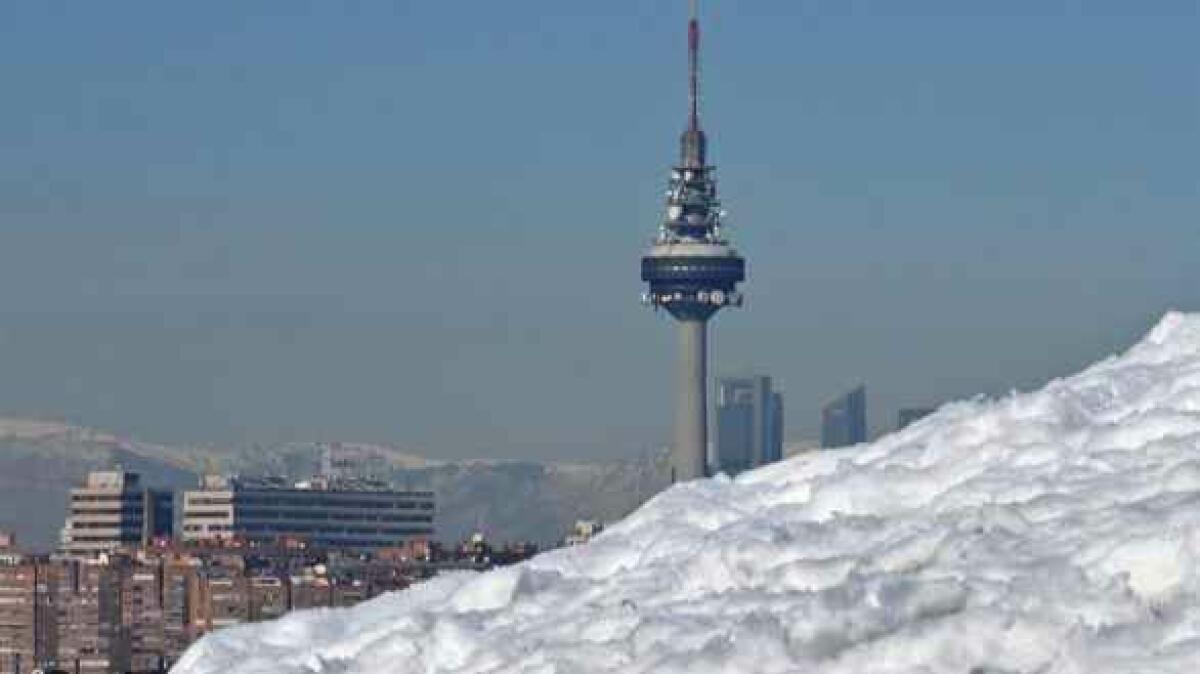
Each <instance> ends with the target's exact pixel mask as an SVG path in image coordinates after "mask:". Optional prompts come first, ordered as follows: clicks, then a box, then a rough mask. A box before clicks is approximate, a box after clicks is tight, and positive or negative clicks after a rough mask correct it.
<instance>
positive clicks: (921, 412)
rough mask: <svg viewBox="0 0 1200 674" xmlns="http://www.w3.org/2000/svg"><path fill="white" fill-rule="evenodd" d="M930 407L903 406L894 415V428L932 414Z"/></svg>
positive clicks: (899, 427) (900, 427) (902, 426)
mask: <svg viewBox="0 0 1200 674" xmlns="http://www.w3.org/2000/svg"><path fill="white" fill-rule="evenodd" d="M933 411H934V410H933V408H932V407H905V408H903V409H901V410H900V412H899V413H898V414H897V415H896V430H900V429H902V428H904V427H905V426H908V425H909V424H911V423H912V422H914V421H917V420H919V419H923V418H925V417H927V416H929V415H930V414H933Z"/></svg>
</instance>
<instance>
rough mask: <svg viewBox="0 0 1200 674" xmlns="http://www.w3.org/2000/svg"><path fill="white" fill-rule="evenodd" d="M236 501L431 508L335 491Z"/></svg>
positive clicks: (425, 504) (427, 504)
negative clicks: (354, 496)
mask: <svg viewBox="0 0 1200 674" xmlns="http://www.w3.org/2000/svg"><path fill="white" fill-rule="evenodd" d="M236 502H237V504H239V505H259V506H292V507H301V508H304V507H309V508H365V509H372V510H387V509H406V510H411V509H413V508H421V509H424V510H431V509H432V508H433V503H432V502H431V501H389V500H365V499H361V498H345V497H341V496H339V495H337V494H335V493H316V494H313V495H306V496H296V497H278V496H238V498H237V499H236Z"/></svg>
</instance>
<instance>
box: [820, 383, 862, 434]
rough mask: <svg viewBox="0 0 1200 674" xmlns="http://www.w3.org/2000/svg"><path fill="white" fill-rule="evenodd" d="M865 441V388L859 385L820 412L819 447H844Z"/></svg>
mask: <svg viewBox="0 0 1200 674" xmlns="http://www.w3.org/2000/svg"><path fill="white" fill-rule="evenodd" d="M866 441H867V387H866V386H865V385H860V386H858V387H857V388H855V389H854V390H852V391H850V392H849V393H847V394H845V395H843V396H842V397H840V398H838V399H837V400H834V401H833V402H831V403H829V404H828V405H826V406H825V409H823V410H821V446H822V447H845V446H847V445H856V444H858V443H860V442H866Z"/></svg>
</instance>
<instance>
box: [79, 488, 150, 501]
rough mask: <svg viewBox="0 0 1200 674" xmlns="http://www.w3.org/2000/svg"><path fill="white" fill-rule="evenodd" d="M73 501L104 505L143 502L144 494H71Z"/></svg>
mask: <svg viewBox="0 0 1200 674" xmlns="http://www.w3.org/2000/svg"><path fill="white" fill-rule="evenodd" d="M71 500H72V501H74V502H76V503H102V502H104V501H138V502H140V501H141V500H142V492H140V491H130V492H122V493H120V494H103V495H96V494H71Z"/></svg>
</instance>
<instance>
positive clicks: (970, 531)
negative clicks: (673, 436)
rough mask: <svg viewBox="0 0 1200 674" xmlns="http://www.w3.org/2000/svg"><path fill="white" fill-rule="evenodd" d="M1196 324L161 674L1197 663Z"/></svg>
mask: <svg viewBox="0 0 1200 674" xmlns="http://www.w3.org/2000/svg"><path fill="white" fill-rule="evenodd" d="M1198 448H1200V314H1197V315H1184V314H1169V315H1167V316H1166V317H1165V318H1164V319H1163V320H1162V322H1161V323H1160V324H1159V325H1158V326H1157V327H1155V328H1154V330H1153V331H1151V333H1150V334H1149V335H1148V336H1147V337H1146V338H1145V339H1144V340H1143V341H1142V342H1141V343H1140V344H1138V345H1137V346H1135V347H1134V348H1133V349H1131V350H1130V351H1129V352H1127V353H1126V354H1124V355H1121V356H1118V357H1113V358H1109V359H1107V360H1105V361H1103V362H1100V363H1098V364H1096V365H1094V366H1092V367H1090V368H1089V369H1087V370H1086V371H1084V372H1082V373H1081V374H1078V375H1075V376H1073V377H1070V378H1066V379H1061V380H1056V381H1053V382H1051V383H1050V384H1049V385H1047V386H1046V387H1045V388H1044V389H1042V390H1041V391H1037V392H1034V393H1025V394H1014V395H1011V396H1009V397H1007V398H1004V399H1002V400H983V399H977V400H972V401H967V402H959V403H954V404H950V405H946V406H944V407H943V408H942V409H940V410H939V411H938V412H937V413H935V414H934V415H932V416H930V417H927V418H925V419H923V420H922V421H920V422H918V423H916V424H914V425H912V426H909V427H908V428H906V429H905V430H903V431H901V432H898V433H896V434H894V435H891V436H888V437H885V438H883V439H881V440H879V441H877V442H875V443H872V444H867V445H860V446H857V447H851V448H846V449H841V450H836V451H822V452H814V453H811V454H807V455H803V456H800V457H797V458H795V459H792V460H789V461H786V462H783V463H778V464H775V465H772V466H768V467H766V468H763V469H759V470H756V471H753V472H749V473H746V474H744V475H742V476H741V477H739V478H738V479H736V480H732V481H731V480H729V479H726V478H724V477H718V478H714V479H711V480H701V481H696V482H692V483H689V484H683V485H678V486H676V487H674V488H672V489H669V490H667V491H665V492H663V493H662V494H660V495H659V496H657V497H656V498H654V499H653V500H652V501H651V502H649V503H648V504H647V505H645V506H644V507H642V508H641V509H640V510H638V511H637V512H635V513H633V514H632V515H630V516H629V517H628V518H626V519H625V520H624V521H622V522H620V523H619V524H617V525H616V526H613V527H612V528H610V529H609V530H608V531H606V532H605V533H604V534H602V535H601V536H599V537H598V538H597V539H595V540H593V541H592V542H591V543H590V544H588V545H586V546H582V547H579V548H573V549H564V550H557V551H553V552H549V553H547V554H543V555H541V556H539V557H536V558H535V559H533V560H530V561H529V562H527V563H525V564H522V565H519V566H515V567H509V568H505V569H500V570H497V571H494V572H491V573H486V574H479V575H474V574H467V573H462V574H452V575H447V576H443V577H439V578H437V579H435V580H433V581H430V582H428V583H425V584H423V585H421V586H418V587H416V588H413V589H411V590H409V591H406V592H401V593H396V594H392V595H388V596H384V597H380V598H378V599H376V600H373V601H371V602H368V603H365V604H361V605H359V606H357V607H355V608H352V609H346V610H318V611H309V612H302V613H296V614H292V615H289V616H287V617H284V618H283V619H280V620H276V621H274V622H270V623H263V624H258V625H249V626H239V627H234V628H231V629H226V630H222V631H219V632H216V633H214V634H211V635H209V636H207V637H205V638H204V639H202V640H201V641H199V642H198V643H197V644H195V645H194V647H193V648H192V649H191V650H189V651H188V653H187V654H186V655H185V656H184V658H183V659H182V661H181V662H180V663H179V665H178V666H177V668H176V670H175V671H177V672H180V673H186V674H210V673H211V674H237V673H245V674H249V673H251V672H509V671H521V672H603V671H620V672H650V671H653V672H818V673H829V674H832V673H835V672H836V673H852V672H853V673H861V672H871V673H873V674H888V673H891V672H954V673H956V674H965V673H975V674H984V673H993V674H998V673H1002V672H1064V673H1068V672H1069V673H1079V674H1084V673H1087V674H1095V673H1102V672H1113V673H1116V672H1120V673H1122V674H1130V673H1139V672H1194V671H1200V669H1198V668H1200V451H1198Z"/></svg>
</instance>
